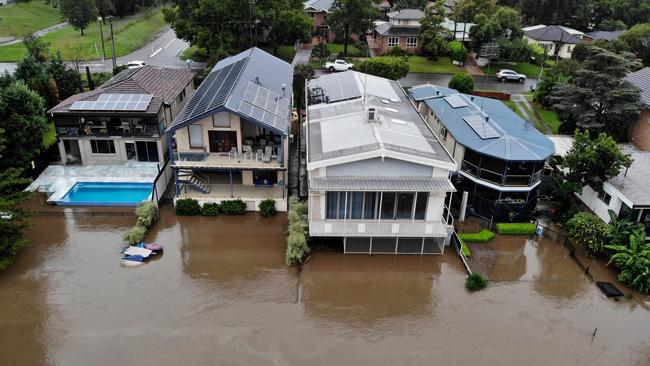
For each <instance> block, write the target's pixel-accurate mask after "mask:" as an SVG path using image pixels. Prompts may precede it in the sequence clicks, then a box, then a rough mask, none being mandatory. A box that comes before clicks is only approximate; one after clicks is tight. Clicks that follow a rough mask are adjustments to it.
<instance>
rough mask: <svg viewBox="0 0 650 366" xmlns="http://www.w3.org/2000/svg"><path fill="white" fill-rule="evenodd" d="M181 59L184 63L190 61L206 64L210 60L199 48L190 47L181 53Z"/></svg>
mask: <svg viewBox="0 0 650 366" xmlns="http://www.w3.org/2000/svg"><path fill="white" fill-rule="evenodd" d="M180 59H181V60H183V61H185V60H188V59H189V60H192V61H196V62H206V61H207V60H208V54H207V52H206V51H205V50H204V49H203V48H200V47H199V46H190V47H188V48H186V49H185V51H183V53H181V55H180Z"/></svg>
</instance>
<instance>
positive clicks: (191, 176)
mask: <svg viewBox="0 0 650 366" xmlns="http://www.w3.org/2000/svg"><path fill="white" fill-rule="evenodd" d="M178 182H179V183H181V184H187V185H189V186H191V187H194V189H196V190H198V191H200V192H203V193H205V194H208V193H210V179H209V178H208V176H206V175H205V174H203V173H201V172H198V171H192V170H190V169H179V170H178Z"/></svg>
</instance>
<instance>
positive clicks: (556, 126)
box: [524, 93, 562, 135]
mask: <svg viewBox="0 0 650 366" xmlns="http://www.w3.org/2000/svg"><path fill="white" fill-rule="evenodd" d="M524 97H525V98H526V100H528V102H529V103H530V105H532V106H533V109H534V110H535V112H537V114H538V115H539V116H540V117H542V120H544V122H545V123H546V124H547V125H548V126H549V127H550V128H551V130H553V133H554V134H556V135H557V134H558V132H559V130H560V125H561V124H562V122H561V121H560V117H558V115H557V113H555V112H554V111H551V110H548V109H544V107H543V106H542V105H541V104H539V103H537V102H535V101H533V94H532V93H525V94H524Z"/></svg>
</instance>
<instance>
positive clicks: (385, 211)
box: [381, 192, 395, 220]
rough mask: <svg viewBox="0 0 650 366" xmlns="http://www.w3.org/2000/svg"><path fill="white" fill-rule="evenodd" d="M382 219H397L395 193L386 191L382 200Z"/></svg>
mask: <svg viewBox="0 0 650 366" xmlns="http://www.w3.org/2000/svg"><path fill="white" fill-rule="evenodd" d="M381 219H382V220H393V219H395V193H389V192H384V194H383V198H382V202H381Z"/></svg>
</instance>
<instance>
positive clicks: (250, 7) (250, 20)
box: [248, 0, 255, 48]
mask: <svg viewBox="0 0 650 366" xmlns="http://www.w3.org/2000/svg"><path fill="white" fill-rule="evenodd" d="M253 3H255V0H248V30H249V32H250V39H251V48H253Z"/></svg>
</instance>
